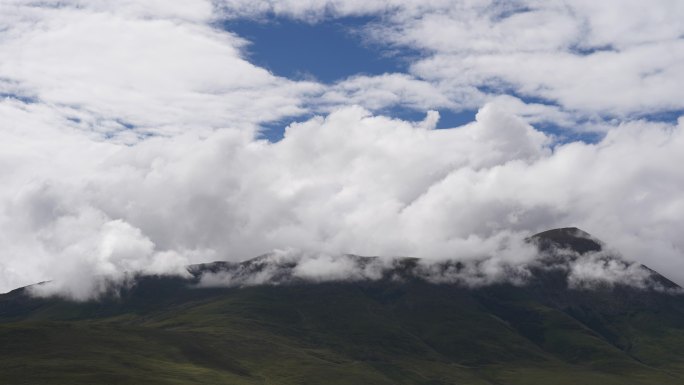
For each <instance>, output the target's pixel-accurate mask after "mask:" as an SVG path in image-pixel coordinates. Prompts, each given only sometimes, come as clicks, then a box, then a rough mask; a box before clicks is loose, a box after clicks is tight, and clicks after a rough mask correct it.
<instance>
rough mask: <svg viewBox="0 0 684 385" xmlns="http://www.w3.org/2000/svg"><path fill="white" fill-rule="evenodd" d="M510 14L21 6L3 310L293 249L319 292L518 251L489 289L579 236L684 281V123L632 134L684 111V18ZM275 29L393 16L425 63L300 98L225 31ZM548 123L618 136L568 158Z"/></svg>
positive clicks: (622, 10) (663, 4)
mask: <svg viewBox="0 0 684 385" xmlns="http://www.w3.org/2000/svg"><path fill="white" fill-rule="evenodd" d="M510 4H511V3H508V2H492V1H485V0H482V1H464V2H453V1H440V0H434V1H425V2H419V3H417V2H412V1H400V0H393V1H391V2H383V3H378V2H368V1H315V0H312V1H304V2H302V1H294V2H290V1H278V2H275V1H273V2H271V1H268V2H258V3H255V2H243V1H241V0H225V1H216V2H208V1H201V0H196V1H185V2H184V1H180V2H176V1H174V2H156V1H153V2H149V1H148V2H140V1H134V0H127V1H124V2H119V3H117V6H112V5H111V3H110V2H105V1H87V2H86V1H76V0H73V1H58V2H57V1H54V2H53V1H38V2H32V1H29V2H26V1H6V2H3V3H2V4H0V30H2V32H1V33H0V56H1V57H3V60H2V61H0V96H2V98H0V178H1V180H2V185H3V188H2V189H0V251H1V252H2V255H1V256H0V274H1V275H0V290H3V291H4V290H10V289H12V288H15V287H18V286H21V285H27V284H31V283H35V282H40V281H51V282H50V283H48V284H45V285H42V286H40V287H37V288H36V289H35V293H36V294H38V295H51V294H54V293H58V294H63V295H67V296H70V297H72V298H77V299H86V298H91V297H96V296H97V295H99V294H101V293H103V292H105V291H107V290H109V287H110V286H108V285H109V284H110V283H115V282H122V281H125V280H126V279H127V277H128V276H129V274H135V273H136V272H144V273H150V274H183V272H184V270H183V269H182V266H184V265H185V264H188V263H199V262H205V261H209V260H215V259H225V260H230V261H238V260H243V259H246V258H251V257H253V256H255V255H260V254H262V253H264V252H267V251H269V250H274V249H283V250H287V249H289V248H296V249H300V250H305V251H306V252H307V253H312V254H311V255H317V256H318V257H315V258H314V257H312V258H309V259H306V260H305V263H304V264H302V265H301V267H299V270H297V274H299V275H301V276H302V277H303V276H309V277H327V278H325V279H329V278H330V279H332V278H335V277H339V276H340V274H339V272H345V274H347V275H352V276H353V275H358V274H360V276H361V277H366V276H369V277H370V276H374V275H373V274H374V273H373V271H374V270H373V271H369V272H365V271H364V272H358V271H357V270H356V268H354V267H350V265H347V264H345V263H343V261H342V262H341V261H337V260H335V259H331V258H328V257H325V256H326V255H327V256H335V255H341V254H345V253H354V254H358V255H385V256H396V255H404V256H411V257H421V258H431V259H433V260H444V259H448V260H456V261H475V260H477V258H480V257H482V256H483V255H488V256H495V255H500V256H501V257H500V261H501V262H497V261H496V260H492V261H491V262H486V263H480V264H479V265H478V264H473V265H469V266H472V269H474V270H472V272H473V274H471V275H468V276H469V277H470V276H472V277H480V278H482V280H481V281H482V282H488V281H487V280H490V279H493V280H496V279H498V278H496V277H502V276H506V274H507V272H508V271H509V270H508V269H509V268H508V267H506V266H509V265H510V264H512V265H516V264H517V262H515V261H517V260H518V259H517V258H518V257H520V256H524V255H527V254H525V253H509V254H507V253H508V251H507V250H516V247H515V246H514V245H516V244H517V243H516V242H517V241H520V240H522V239H524V238H525V237H526V236H529V235H530V234H531V233H533V232H536V231H541V230H545V229H548V228H551V227H559V226H566V225H569V224H572V225H576V226H579V227H581V228H583V229H585V230H587V231H589V232H591V233H593V234H595V235H596V236H598V237H599V238H601V239H603V240H605V241H606V242H607V243H608V244H610V245H613V246H615V247H616V248H618V249H620V250H621V251H622V252H623V253H624V254H625V255H626V256H628V257H629V258H630V259H633V260H636V261H639V262H643V263H645V264H647V265H649V266H650V267H653V268H654V269H656V270H660V271H663V272H664V273H665V274H666V275H668V276H671V278H673V279H676V280H677V281H678V282H680V283H682V282H684V276H682V275H681V274H680V273H679V272H682V271H684V260H683V259H682V250H684V243H683V241H682V239H681V236H680V235H681V233H682V231H683V230H684V222H683V220H682V218H684V200H683V198H682V196H681V191H682V188H684V176H683V175H684V174H682V173H681V170H680V169H679V166H678V165H680V164H683V163H684V158H683V157H684V139H683V134H682V131H683V130H684V122H683V121H682V120H681V119H680V121H679V123H657V122H650V121H648V120H639V119H637V118H634V116H640V115H648V114H656V113H660V112H663V111H669V110H678V109H682V108H684V106H683V105H682V104H681V101H682V100H684V98H683V97H682V96H684V95H682V94H681V92H682V91H681V90H680V88H681V87H679V88H678V87H677V86H678V85H679V84H681V83H682V66H681V65H679V63H681V55H682V52H684V50H683V49H682V45H681V43H682V41H681V36H682V33H683V32H684V31H682V30H681V23H678V20H679V19H680V17H679V16H681V15H682V8H681V4H680V3H679V2H676V1H660V2H657V4H656V3H653V4H651V3H649V4H647V5H644V4H643V3H642V2H638V3H637V2H627V3H623V2H620V3H619V4H618V3H614V2H591V4H590V3H589V2H584V1H573V2H570V3H568V4H565V3H564V5H562V6H561V5H559V4H556V3H553V2H551V3H549V2H536V1H524V2H516V3H515V4H514V5H510ZM269 13H270V14H275V15H280V16H285V17H291V18H295V19H298V20H305V21H307V22H312V23H315V22H324V21H325V20H326V19H327V18H335V17H342V16H358V15H381V16H382V17H379V18H373V20H374V21H373V22H371V23H370V24H368V25H366V27H365V32H366V34H367V38H368V39H371V40H372V41H373V42H374V43H377V44H384V45H386V46H390V47H392V48H393V49H399V50H400V49H403V48H406V47H408V48H411V49H413V50H415V51H416V52H419V53H420V56H419V57H418V59H417V61H416V62H415V63H414V64H413V65H412V66H411V67H410V69H409V72H408V73H405V74H384V75H379V76H366V75H356V76H352V77H350V78H348V79H344V80H342V81H340V82H338V83H336V84H328V85H326V84H319V83H315V82H310V81H296V80H290V79H285V78H282V77H278V76H275V75H273V74H272V73H270V72H269V71H267V70H265V69H263V68H260V67H258V66H255V65H254V64H252V63H250V62H249V61H248V60H247V59H246V58H245V57H244V55H243V50H244V47H245V46H246V45H247V44H249V42H248V41H247V40H245V39H244V38H242V37H240V36H237V35H236V34H234V33H231V32H229V31H225V30H223V29H221V28H219V24H220V23H218V22H220V21H221V20H223V19H224V18H239V17H252V18H259V17H263V16H264V15H267V14H269ZM618 24H619V25H621V26H624V28H626V29H625V30H623V31H622V32H620V33H615V31H620V30H619V29H615V28H614V27H615V26H616V25H618ZM620 28H622V27H620ZM630 31H638V32H630ZM523 96H524V97H528V98H529V97H534V98H536V99H535V101H534V102H529V101H525V100H524V99H525V98H524V97H523ZM393 106H402V107H405V108H411V109H415V110H429V109H453V110H458V109H463V108H475V107H477V108H479V113H478V114H477V117H476V119H475V121H474V122H471V123H469V124H466V125H464V126H462V127H457V128H453V129H448V130H436V129H434V127H435V126H436V123H437V118H438V114H437V113H436V112H434V111H432V112H428V113H427V115H426V118H425V119H424V120H423V121H419V122H411V121H405V120H401V119H395V118H392V117H391V116H385V115H383V113H382V112H378V111H383V110H384V111H387V110H389V109H391V107H393ZM301 114H305V116H313V117H311V118H300V119H298V121H297V122H295V123H292V124H290V125H289V126H288V127H287V128H286V130H285V136H284V139H283V140H281V141H279V142H277V143H270V142H267V141H264V140H258V139H255V137H257V136H256V135H255V132H256V131H257V130H258V129H259V125H260V124H262V123H264V122H272V121H277V120H278V119H282V118H283V117H288V116H289V117H294V116H299V115H301ZM606 116H608V117H616V118H617V119H616V120H610V121H609V122H608V123H607V124H605V122H604V120H605V119H604V118H605V117H606ZM547 122H554V123H555V124H558V125H559V126H561V127H579V129H581V130H598V131H603V132H605V137H603V138H602V139H600V140H599V141H598V142H597V143H594V144H588V143H584V142H568V143H563V142H558V141H557V140H556V138H555V137H554V136H552V135H550V134H547V133H544V132H542V131H541V130H540V129H539V125H540V124H544V123H547ZM577 122H582V123H581V124H577ZM597 122H598V123H599V124H597ZM535 126H536V127H537V128H535ZM574 129H577V128H574ZM561 134H562V133H561ZM516 240H517V241H516ZM502 244H504V245H507V247H502V246H501V245H502ZM511 261H513V262H511ZM298 266H299V265H298ZM592 266H593V265H587V267H586V268H582V267H578V268H577V272H576V274H575V275H576V276H577V277H587V274H586V271H591V270H592V269H593V267H592ZM457 270H458V269H457ZM514 270H515V269H514ZM618 270H619V269H618ZM459 271H460V270H459ZM428 272H429V269H428ZM426 274H427V273H426ZM520 274H521V276H523V275H524V274H523V273H520ZM616 274H618V275H620V274H622V273H616ZM514 275H515V274H514ZM84 277H88V278H84ZM331 277H332V278H331ZM321 279H323V278H321ZM439 279H441V278H439ZM445 279H446V278H445ZM478 279H479V278H478ZM582 279H584V278H582ZM580 281H581V280H580Z"/></svg>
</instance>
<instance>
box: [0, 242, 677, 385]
mask: <svg viewBox="0 0 684 385" xmlns="http://www.w3.org/2000/svg"><path fill="white" fill-rule="evenodd" d="M568 231H569V230H563V231H560V233H561V235H562V234H564V233H567V232H568ZM540 234H544V233H540ZM554 234H555V235H558V232H556V233H550V234H546V235H543V236H542V237H541V239H547V238H553V239H556V238H555V235H554ZM576 234H579V233H576ZM534 237H535V236H533V237H532V238H534ZM536 239H540V238H539V237H538V238H536ZM559 245H560V246H563V245H564V243H562V242H559V243H558V245H556V247H550V248H546V249H543V250H544V251H545V252H547V253H549V254H553V253H556V252H559V253H560V255H561V256H567V255H568V254H567V253H568V251H567V250H565V251H562V252H560V251H559V250H560V249H559V248H558V247H557V246H559ZM585 246H586V245H585ZM571 252H572V253H575V254H577V255H579V257H578V259H577V260H582V258H586V259H587V260H589V261H594V260H599V261H600V259H597V258H599V257H602V256H603V254H602V253H604V252H605V250H601V251H587V252H584V253H583V254H582V253H579V252H577V251H576V250H574V251H573V250H571ZM575 254H573V255H575ZM354 258H361V259H359V261H363V263H366V264H367V265H368V264H372V261H374V259H373V257H358V256H356V257H354ZM565 260H569V259H565ZM402 261H403V263H405V265H406V266H405V268H407V269H410V268H412V266H414V267H415V265H417V264H418V263H419V262H420V261H419V260H417V259H415V258H408V259H403V260H402ZM246 262H249V261H245V262H242V263H246ZM255 262H260V263H264V262H268V258H261V259H258V260H256V261H252V264H254V263H255ZM235 266H240V263H228V262H219V263H218V264H209V265H206V266H204V267H202V268H201V269H200V270H202V269H205V270H206V271H213V272H214V273H220V272H221V271H223V269H225V268H228V269H230V268H234V267H235ZM246 266H248V267H249V263H247V264H246ZM262 268H263V267H262ZM535 268H538V269H540V270H539V272H537V274H538V275H537V276H536V278H535V279H532V280H530V281H528V282H527V283H526V284H525V285H518V284H515V283H513V282H510V281H501V282H495V283H492V284H490V285H485V286H477V287H468V286H464V285H459V284H454V283H448V282H443V283H439V284H436V283H433V282H430V281H428V280H420V279H406V280H393V279H390V278H389V277H383V278H381V279H376V280H351V281H350V280H337V281H318V282H313V281H309V282H304V281H297V282H293V283H290V284H287V285H284V284H280V285H251V286H250V285H246V286H232V287H226V286H213V287H198V286H197V285H196V283H197V282H198V280H197V277H196V276H195V277H193V278H190V279H188V278H183V277H172V276H140V277H137V280H136V282H135V285H132V286H126V287H123V288H121V290H120V291H118V292H117V293H116V295H111V296H106V297H103V298H100V299H99V300H97V301H87V302H74V301H69V300H65V299H62V298H58V297H51V298H35V297H31V296H30V295H28V293H27V291H26V290H15V291H13V292H10V293H7V294H3V295H0V340H2V341H3V344H0V382H2V383H3V384H35V383H41V384H63V383H70V384H92V383H103V384H129V383H145V384H203V383H231V384H246V385H252V384H263V383H265V382H270V383H278V384H285V385H287V384H320V383H326V384H340V385H344V384H356V383H372V384H379V385H383V384H433V385H445V384H477V385H484V384H490V385H494V384H497V385H500V384H510V385H518V384H520V385H523V384H525V385H535V384H539V385H541V384H549V383H554V384H574V383H578V382H579V383H584V384H621V385H622V384H634V385H642V384H644V385H645V384H653V383H658V384H681V383H682V381H684V300H683V299H682V296H680V295H673V294H670V293H668V292H664V291H658V290H652V289H649V288H646V289H644V288H639V287H636V286H629V285H608V286H593V287H582V286H578V287H573V286H571V285H569V284H568V281H567V280H566V279H560V278H562V277H566V274H568V271H565V270H562V269H560V268H555V267H554V268H550V269H549V268H547V267H545V266H544V265H543V264H539V265H536V267H535ZM212 269H213V270H212ZM654 273H655V272H654ZM655 274H657V273H655ZM559 277H560V278H559ZM385 278H387V279H385Z"/></svg>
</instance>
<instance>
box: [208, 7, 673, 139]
mask: <svg viewBox="0 0 684 385" xmlns="http://www.w3.org/2000/svg"><path fill="white" fill-rule="evenodd" d="M218 4H219V9H220V10H221V12H222V13H223V14H224V15H225V17H260V16H263V15H269V14H274V15H277V16H281V17H290V18H294V19H297V20H304V21H307V22H311V23H315V22H322V21H324V20H326V19H330V18H338V17H348V16H368V15H375V16H377V15H380V16H381V17H379V18H377V20H375V21H373V22H370V23H368V24H367V25H366V27H365V31H364V34H363V36H364V37H365V39H366V40H370V41H373V42H375V43H378V44H380V45H382V46H390V47H394V48H396V49H399V50H401V49H402V48H410V49H412V50H414V51H417V52H421V53H422V56H421V57H419V58H418V59H417V60H416V61H414V62H413V63H412V65H411V68H410V70H409V74H408V76H410V77H411V78H412V81H413V82H414V83H416V84H418V83H420V82H427V83H429V84H430V85H431V87H432V88H433V89H434V90H438V91H439V95H440V96H439V97H438V98H436V99H441V98H446V99H448V100H450V103H451V104H452V105H454V106H461V108H462V107H463V106H464V105H467V102H468V100H489V99H490V98H492V97H496V96H498V95H506V94H510V93H515V94H517V95H522V96H524V97H527V98H537V99H542V100H544V101H545V104H547V105H550V106H555V107H557V108H560V109H561V110H562V111H564V112H569V113H570V114H571V115H570V116H572V117H573V120H574V124H568V122H567V117H568V115H566V116H565V119H559V120H558V121H557V124H560V125H562V126H564V127H566V128H572V127H573V126H580V128H581V129H584V130H587V129H594V130H597V131H602V125H596V124H592V125H584V124H582V123H583V122H585V121H586V120H591V121H600V120H602V119H607V120H608V121H610V118H613V117H621V118H623V117H630V116H635V115H646V114H652V113H655V112H662V111H673V110H682V109H684V105H683V104H682V102H681V101H682V100H684V98H683V96H684V95H683V94H682V91H681V87H678V84H681V83H682V81H684V70H682V66H681V65H679V63H681V62H682V55H684V46H683V45H682V44H684V43H683V41H682V39H681V37H682V35H683V34H684V27H682V23H680V22H679V21H680V20H681V18H682V17H683V16H684V6H683V5H682V3H681V2H680V1H677V0H659V1H655V2H650V3H648V4H647V3H644V2H641V1H622V0H615V1H601V2H594V1H584V0H574V1H569V2H559V1H536V0H524V1H515V2H505V1H491V0H476V1H441V0H434V1H423V2H415V1H407V0H396V1H388V2H368V1H353V0H351V1H336V0H312V1H266V2H259V3H258V4H256V5H255V4H253V2H250V1H242V0H224V1H221V2H219V3H218ZM359 81H360V79H351V80H350V81H349V85H344V86H341V87H338V88H337V90H338V92H339V90H345V89H346V90H347V91H348V92H349V93H350V94H351V95H352V97H353V96H354V95H356V94H357V91H356V90H355V89H354V85H355V84H358V83H359ZM364 81H365V82H371V80H367V79H364ZM372 82H375V83H388V81H387V79H386V78H385V77H384V76H381V77H379V78H378V79H377V80H372ZM395 84H396V82H395ZM395 87H396V86H395ZM421 88H423V87H421ZM381 89H382V90H386V88H381ZM390 89H391V88H390ZM416 91H417V93H416V95H420V94H421V93H420V91H419V90H416ZM376 95H377V96H378V97H379V100H387V98H388V97H390V94H388V93H387V91H385V92H377V93H376ZM464 96H465V97H464ZM476 104H481V103H478V102H476ZM369 107H370V105H369ZM528 112H529V110H528ZM545 116H546V118H549V117H550V116H549V115H545Z"/></svg>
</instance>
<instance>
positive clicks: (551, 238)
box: [530, 227, 603, 254]
mask: <svg viewBox="0 0 684 385" xmlns="http://www.w3.org/2000/svg"><path fill="white" fill-rule="evenodd" d="M530 240H532V241H533V242H535V243H536V244H537V246H538V247H539V249H540V250H548V249H550V248H553V247H560V248H563V249H570V250H573V251H576V252H578V253H580V254H584V253H588V252H593V251H601V250H602V249H603V242H601V241H600V240H598V239H597V238H595V237H593V236H592V235H591V234H589V233H587V232H586V231H583V230H581V229H578V228H577V227H562V228H558V229H552V230H547V231H543V232H541V233H538V234H535V235H533V236H532V237H530Z"/></svg>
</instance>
